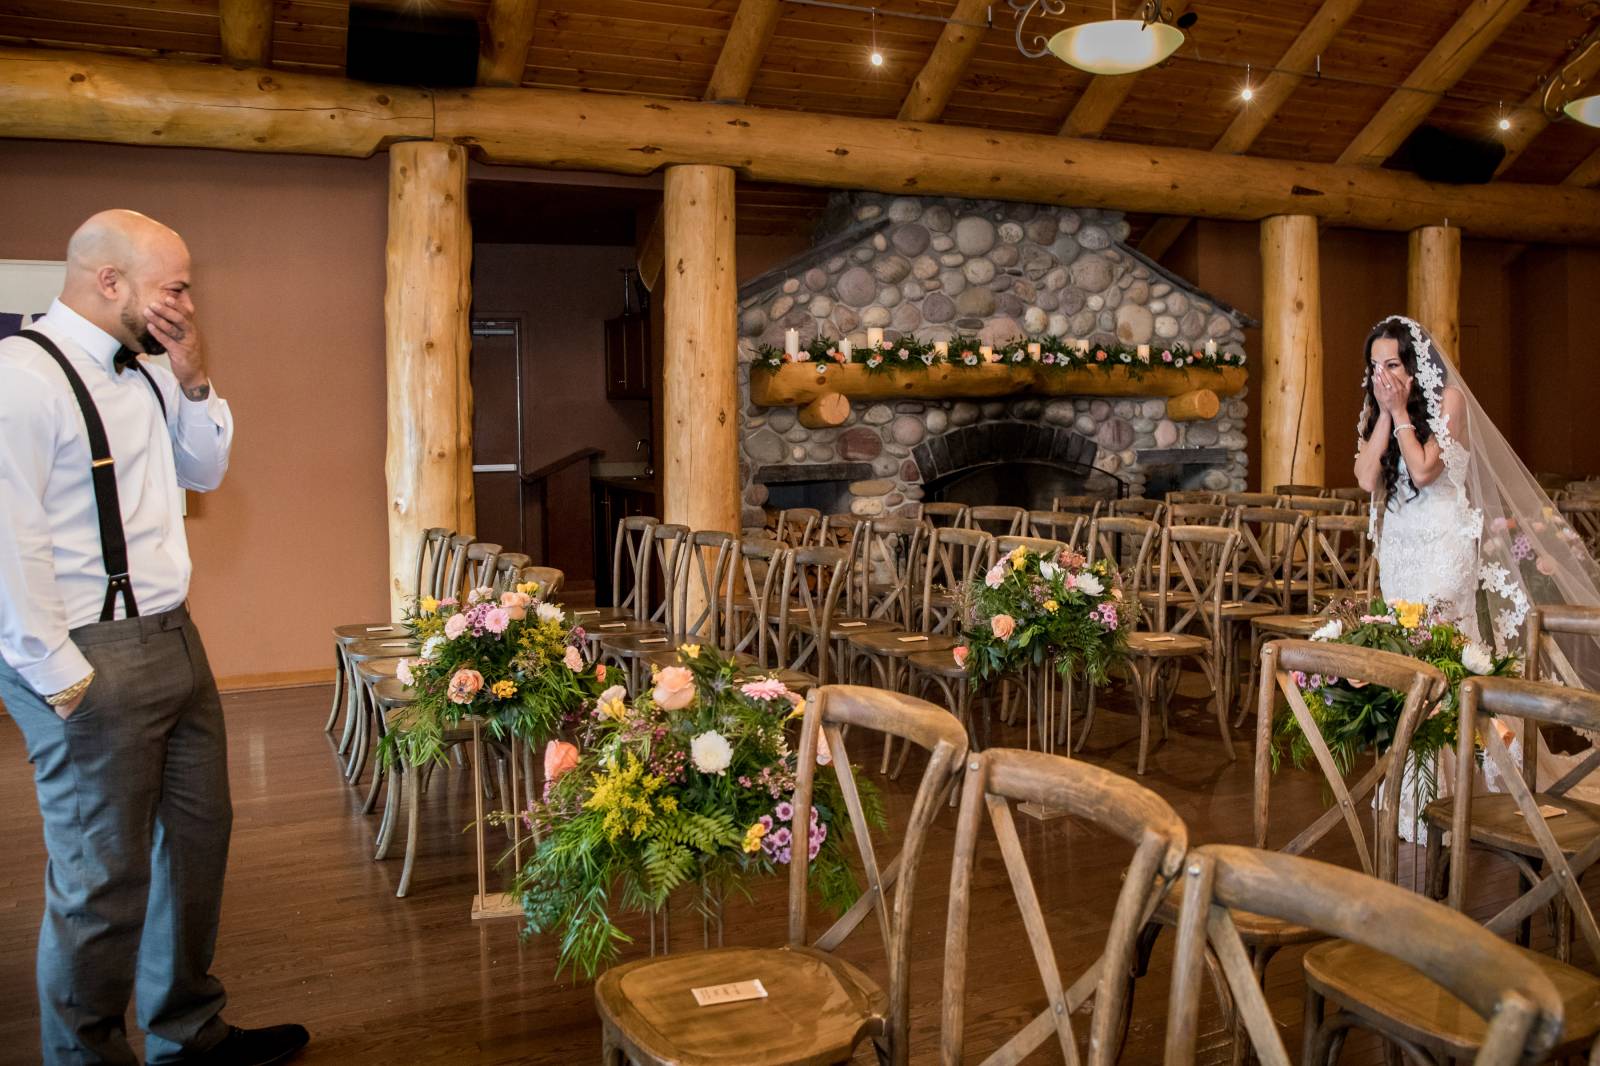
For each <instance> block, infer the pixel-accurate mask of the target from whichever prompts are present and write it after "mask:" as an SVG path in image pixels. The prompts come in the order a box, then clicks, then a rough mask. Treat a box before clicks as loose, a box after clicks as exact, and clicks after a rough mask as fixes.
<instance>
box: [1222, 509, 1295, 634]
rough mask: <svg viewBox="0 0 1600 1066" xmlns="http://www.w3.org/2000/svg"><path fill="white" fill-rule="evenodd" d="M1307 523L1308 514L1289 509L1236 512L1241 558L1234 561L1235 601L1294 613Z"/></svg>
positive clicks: (1234, 515) (1234, 513) (1238, 510)
mask: <svg viewBox="0 0 1600 1066" xmlns="http://www.w3.org/2000/svg"><path fill="white" fill-rule="evenodd" d="M1306 523H1307V517H1306V515H1305V513H1304V512H1302V511H1295V510H1292V509H1290V508H1287V507H1240V508H1238V509H1237V510H1235V511H1234V512H1233V528H1234V530H1235V532H1237V533H1238V534H1239V554H1238V557H1237V558H1236V559H1235V560H1234V568H1233V594H1232V597H1231V598H1232V599H1235V600H1238V601H1241V602H1243V603H1271V604H1272V605H1273V606H1275V607H1277V608H1278V609H1279V610H1280V611H1284V612H1286V613H1287V612H1288V611H1289V610H1290V608H1291V606H1292V600H1293V598H1294V560H1295V553H1296V552H1297V551H1299V550H1300V549H1302V548H1303V547H1304V540H1303V536H1302V534H1303V533H1304V532H1305V528H1306Z"/></svg>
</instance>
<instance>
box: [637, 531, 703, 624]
mask: <svg viewBox="0 0 1600 1066" xmlns="http://www.w3.org/2000/svg"><path fill="white" fill-rule="evenodd" d="M691 532H692V531H691V530H690V529H689V527H688V526H683V525H676V524H673V525H667V524H666V523H660V522H658V523H657V524H656V525H653V526H651V527H650V550H649V557H648V562H647V565H646V568H645V578H646V582H647V583H646V585H645V591H644V592H643V593H642V594H641V599H640V601H639V602H640V606H641V608H642V609H643V610H644V619H645V621H647V622H654V623H655V624H656V625H659V626H661V627H662V628H663V629H665V630H666V631H667V632H668V633H672V634H679V633H682V632H683V623H682V621H681V620H680V619H679V618H678V617H677V616H676V615H677V608H678V576H679V571H680V567H681V565H682V563H681V560H682V559H683V557H684V556H685V555H687V554H689V553H690V551H691V549H690V546H689V536H690V533H691ZM657 575H660V576H659V581H660V583H661V589H660V593H661V594H660V595H659V596H657V595H656V581H657V580H658V578H657Z"/></svg>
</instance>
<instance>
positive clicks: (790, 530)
mask: <svg viewBox="0 0 1600 1066" xmlns="http://www.w3.org/2000/svg"><path fill="white" fill-rule="evenodd" d="M821 526H822V512H821V511H819V510H817V509H816V508H815V507H786V508H784V509H783V510H781V511H779V512H778V528H777V537H778V540H779V541H781V542H782V543H783V544H785V545H787V546H788V547H791V548H802V547H804V546H806V545H807V544H813V543H816V542H815V541H813V540H812V538H813V537H815V536H816V535H817V531H818V530H819V529H820V528H821Z"/></svg>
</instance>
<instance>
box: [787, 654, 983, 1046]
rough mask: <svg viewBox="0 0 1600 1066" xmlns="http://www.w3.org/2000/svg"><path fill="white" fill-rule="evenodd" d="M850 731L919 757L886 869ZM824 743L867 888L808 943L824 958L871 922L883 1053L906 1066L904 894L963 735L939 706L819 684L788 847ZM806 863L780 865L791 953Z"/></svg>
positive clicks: (803, 741) (802, 922)
mask: <svg viewBox="0 0 1600 1066" xmlns="http://www.w3.org/2000/svg"><path fill="white" fill-rule="evenodd" d="M851 726H854V727H856V729H857V730H865V731H866V732H868V733H870V734H877V733H882V734H885V735H886V736H888V737H892V738H898V739H900V740H905V741H909V742H910V744H913V745H915V746H917V747H919V748H921V749H923V750H924V751H925V752H927V755H928V761H927V764H926V766H925V768H924V770H923V772H922V780H921V782H920V783H919V784H918V786H917V791H916V795H915V798H914V799H913V800H912V803H911V813H910V815H909V817H908V818H907V821H906V826H905V828H904V830H903V831H901V832H899V833H897V834H895V836H896V838H897V839H898V841H899V843H900V853H899V854H898V855H896V856H895V857H894V858H893V859H891V860H890V861H889V862H888V864H887V865H880V864H879V862H878V852H877V844H876V843H875V842H874V841H873V837H872V826H871V824H870V823H868V821H867V818H866V813H865V811H864V810H863V809H862V805H861V794H860V790H859V789H858V788H857V786H856V776H855V774H856V771H855V767H854V766H853V765H852V763H851V760H850V751H849V747H848V745H847V744H846V743H845V734H844V731H845V729H847V728H848V727H851ZM857 735H858V736H859V733H858V734H857ZM824 741H825V742H826V749H825V750H826V753H827V759H828V764H829V765H830V766H832V768H833V772H834V773H835V774H836V775H837V778H838V782H839V791H840V792H841V794H842V795H843V797H844V803H845V808H846V810H847V812H848V814H849V817H850V825H851V829H852V833H853V836H854V839H855V843H856V847H857V849H858V852H859V855H860V859H861V868H862V873H863V876H864V877H865V880H866V890H865V891H864V892H863V893H862V894H861V896H860V898H859V899H857V900H856V902H855V904H854V905H853V906H852V907H850V908H849V909H848V910H846V911H845V912H844V914H842V915H840V916H839V919H838V921H836V922H834V923H833V924H832V925H831V926H829V928H828V929H827V931H826V932H824V933H823V934H822V935H821V936H820V937H818V938H816V939H815V940H812V941H810V944H811V946H812V947H814V948H817V949H820V950H823V951H833V950H835V949H837V948H838V947H839V945H840V944H842V943H843V942H844V940H845V939H846V938H847V937H848V936H849V935H850V934H851V933H852V932H854V931H855V929H856V928H857V927H858V926H860V925H861V924H862V922H864V921H866V919H867V918H868V917H869V916H873V917H875V918H876V923H875V924H876V925H877V928H878V933H879V935H880V937H881V939H882V942H883V946H884V953H885V954H886V955H887V956H888V960H889V987H888V997H889V1024H888V1030H889V1031H888V1033H887V1034H885V1035H886V1036H887V1040H886V1041H885V1043H886V1044H887V1045H888V1047H889V1062H890V1063H892V1064H894V1066H906V1064H908V1063H909V1062H910V1049H909V1048H908V1047H907V1042H906V1033H907V1031H908V1029H909V1027H910V1015H911V996H910V987H911V984H910V972H911V914H912V903H913V890H914V889H915V887H916V883H917V873H918V871H919V869H920V867H921V864H922V856H923V852H924V844H925V842H926V840H927V834H928V827H929V826H930V825H931V824H932V822H933V820H934V818H935V817H937V816H938V814H939V810H940V808H941V807H942V806H943V805H944V799H945V796H946V795H947V794H948V792H949V789H950V788H951V786H952V785H953V783H954V781H955V775H956V774H958V773H960V772H961V769H962V766H963V764H964V761H965V759H966V756H967V733H966V730H965V729H964V728H963V727H962V725H961V723H960V722H959V721H958V720H957V719H956V717H955V716H954V715H952V714H951V713H950V712H949V711H947V710H945V709H944V708H943V707H936V706H934V705H933V704H931V703H926V702H924V701H922V700H918V699H913V698H912V697H910V696H905V695H902V694H900V693H897V692H886V691H884V690H882V689H876V688H867V687H865V686H861V685H825V686H823V687H821V688H818V689H816V690H815V691H814V692H813V693H812V694H811V697H810V698H809V699H807V700H806V704H805V715H804V717H803V718H802V720H801V726H800V743H799V756H798V758H797V760H796V771H795V787H794V821H793V822H792V832H793V836H794V839H795V840H796V841H800V840H805V839H808V837H809V833H810V817H811V800H812V795H813V791H814V789H815V785H816V773H817V766H818V752H819V749H822V744H823V742H824ZM808 862H809V856H808V855H807V852H806V849H805V848H804V847H796V848H795V849H794V852H793V858H792V860H791V861H790V864H789V942H790V943H791V944H795V945H800V944H805V943H806V942H807V937H808V933H807V925H806V919H807V911H806V907H807V903H808V902H809V899H810V893H809V892H808V891H807V885H806V872H807V868H808Z"/></svg>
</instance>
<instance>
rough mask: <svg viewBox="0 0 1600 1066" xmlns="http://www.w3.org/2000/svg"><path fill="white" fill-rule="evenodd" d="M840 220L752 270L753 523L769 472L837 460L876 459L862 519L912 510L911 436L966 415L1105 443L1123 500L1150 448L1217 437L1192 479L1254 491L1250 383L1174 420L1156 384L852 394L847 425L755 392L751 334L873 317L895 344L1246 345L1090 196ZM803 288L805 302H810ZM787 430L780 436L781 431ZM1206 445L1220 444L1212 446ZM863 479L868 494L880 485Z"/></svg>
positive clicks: (857, 333) (853, 502) (745, 343)
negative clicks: (1100, 393) (807, 244)
mask: <svg viewBox="0 0 1600 1066" xmlns="http://www.w3.org/2000/svg"><path fill="white" fill-rule="evenodd" d="M828 216H829V218H830V219H832V220H834V227H833V232H832V233H831V234H830V233H823V234H820V235H819V240H818V244H817V246H816V247H815V248H814V249H813V250H812V252H810V253H808V254H804V255H801V256H798V257H796V258H795V259H793V260H791V261H790V262H789V263H787V264H784V265H783V266H781V267H779V268H778V269H776V270H773V271H769V272H768V273H767V274H765V275H763V276H761V277H760V278H757V279H755V280H753V281H752V282H749V283H748V284H747V285H746V286H745V287H744V288H743V289H741V290H740V294H739V295H740V300H739V311H738V321H739V362H740V366H739V389H740V400H741V410H742V412H743V413H742V415H741V425H740V470H741V474H742V476H743V481H744V489H745V494H744V499H745V514H744V524H746V525H759V524H760V523H761V521H762V518H763V515H762V513H761V509H760V507H759V506H758V505H756V504H755V502H754V501H755V500H756V498H757V497H759V498H761V499H762V500H765V498H766V493H765V491H763V490H764V488H765V486H763V485H759V484H757V483H756V482H755V478H756V476H757V474H758V473H759V472H760V471H761V469H762V468H763V467H769V466H778V465H788V466H801V465H815V466H817V467H818V473H819V475H821V476H825V475H826V473H827V471H826V468H827V467H829V466H830V465H837V464H840V463H852V464H858V465H859V464H862V463H867V464H870V465H871V466H872V474H873V476H872V477H870V478H864V479H858V480H856V481H855V482H854V483H853V484H852V485H851V486H850V489H849V494H848V500H849V503H848V506H849V508H850V510H851V511H853V512H854V513H856V514H858V515H877V514H890V513H895V514H914V513H916V510H917V506H918V502H919V501H920V500H921V499H922V498H923V483H922V482H923V472H922V471H921V470H920V469H919V468H918V465H917V462H916V460H915V458H914V457H913V449H914V448H915V447H916V446H918V445H920V444H921V443H922V442H923V441H925V440H931V439H934V438H938V437H940V436H941V435H943V434H945V433H948V432H950V431H951V430H952V429H953V428H955V427H961V426H967V425H971V424H974V423H976V422H980V421H994V422H999V421H1005V422H1020V423H1031V424H1035V425H1039V426H1047V427H1060V428H1063V429H1070V430H1072V431H1073V432H1074V433H1076V434H1080V435H1082V436H1083V437H1085V438H1087V439H1089V440H1091V441H1093V442H1094V443H1095V445H1096V446H1097V450H1096V455H1095V460H1094V465H1095V467H1096V468H1097V469H1099V470H1101V471H1103V472H1105V473H1107V474H1112V475H1115V476H1116V477H1117V478H1119V479H1121V480H1122V481H1123V482H1124V483H1125V484H1126V486H1127V490H1128V492H1129V494H1130V495H1134V496H1139V495H1143V494H1144V490H1145V485H1146V482H1147V479H1148V471H1147V468H1146V465H1145V463H1144V462H1143V461H1142V460H1141V458H1140V453H1141V452H1144V451H1147V450H1153V449H1163V450H1165V449H1172V448H1184V447H1202V446H1203V447H1207V448H1210V449H1218V448H1220V449H1221V450H1222V451H1223V452H1225V453H1226V455H1225V456H1223V457H1222V458H1221V459H1220V460H1219V461H1216V462H1213V463H1211V464H1210V465H1208V466H1206V467H1204V468H1203V469H1202V468H1197V469H1195V470H1194V473H1193V476H1192V481H1193V483H1194V484H1195V486H1196V487H1205V488H1209V489H1213V490H1217V491H1243V490H1244V488H1245V478H1246V474H1247V467H1246V459H1245V439H1244V418H1245V400H1244V393H1243V392H1241V393H1239V394H1238V395H1236V396H1232V397H1227V398H1225V399H1224V400H1223V404H1222V410H1221V411H1220V412H1219V414H1218V417H1217V418H1214V419H1211V420H1210V421H1205V422H1174V421H1171V420H1169V419H1168V418H1167V417H1166V404H1165V401H1164V400H1163V399H1161V398H1156V397H1104V398H1100V397H1083V398H1055V397H1049V398H1043V397H1035V396H1026V395H1021V396H1015V397H1010V398H1007V399H1004V400H989V401H969V400H960V399H954V400H945V399H928V400H921V399H907V400H902V401H899V402H896V403H892V404H890V403H885V402H882V401H860V400H856V401H852V403H851V408H850V414H849V417H848V419H847V420H846V422H845V424H844V425H842V426H840V427H838V428H837V429H827V430H806V429H804V428H803V427H800V426H798V425H797V424H796V423H795V421H794V408H769V407H758V406H756V405H754V404H752V403H751V402H750V373H751V365H750V364H751V360H752V359H753V358H754V356H755V351H756V348H757V346H759V345H762V344H770V345H773V346H774V347H778V348H781V347H782V346H783V337H784V331H785V330H786V329H795V330H798V331H799V334H800V341H801V344H802V345H805V344H808V343H810V342H811V341H812V340H813V339H816V338H818V337H820V338H823V339H825V340H830V341H833V340H838V339H840V338H844V337H848V338H849V340H850V342H851V343H852V344H853V345H856V346H862V345H865V344H866V340H867V334H866V330H867V328H868V327H869V326H877V327H881V328H883V329H884V330H885V337H886V338H887V339H890V340H895V339H898V338H899V337H901V336H913V337H916V338H917V339H919V340H923V341H937V340H950V339H953V338H954V337H955V336H957V335H958V334H971V335H976V336H979V337H981V338H982V343H986V344H994V345H997V346H998V345H1003V344H1006V343H1008V342H1010V341H1011V340H1014V339H1018V338H1021V337H1023V336H1025V335H1029V334H1032V335H1044V334H1048V335H1052V336H1056V337H1073V338H1078V337H1086V338H1087V339H1088V340H1089V341H1090V343H1091V344H1097V345H1099V344H1115V343H1122V344H1129V345H1137V344H1150V345H1151V346H1152V347H1153V348H1154V349H1155V350H1157V351H1159V350H1160V348H1161V345H1162V344H1163V343H1177V344H1183V345H1185V346H1188V347H1191V348H1199V347H1201V346H1203V345H1204V344H1205V342H1206V341H1207V340H1210V339H1214V340H1216V342H1217V344H1218V346H1219V347H1220V348H1221V349H1223V350H1224V351H1229V350H1231V351H1240V352H1242V351H1243V350H1244V333H1243V326H1244V325H1246V323H1247V320H1246V319H1245V317H1244V316H1242V315H1240V314H1239V313H1238V312H1236V311H1234V310H1233V309H1232V308H1230V307H1227V306H1226V305H1223V304H1220V303H1219V302H1217V301H1216V300H1214V299H1213V298H1211V297H1209V296H1207V295H1206V294H1205V293H1203V292H1200V291H1199V290H1197V289H1195V288H1194V287H1193V286H1191V285H1189V284H1188V283H1187V282H1185V281H1184V280H1183V279H1182V278H1180V277H1177V276H1175V275H1173V274H1172V273H1171V272H1170V271H1167V270H1165V269H1163V268H1162V267H1159V266H1157V265H1156V264H1155V263H1153V262H1151V261H1150V260H1148V259H1146V258H1144V257H1143V256H1140V255H1139V254H1138V253H1137V252H1135V251H1134V250H1133V249H1132V248H1130V247H1129V246H1128V245H1126V244H1124V243H1123V241H1124V240H1125V238H1126V237H1127V235H1128V225H1127V223H1126V222H1125V221H1124V220H1123V217H1122V214H1121V213H1120V212H1115V211H1101V210H1096V209H1092V208H1078V209H1074V208H1065V207H1054V206H1050V205H1034V204H1014V203H1006V202H1002V201H993V200H962V199H952V198H942V197H907V196H901V197H894V196H886V195H882V194H878V193H849V194H844V193H840V194H837V195H836V196H835V199H834V202H833V203H832V204H831V205H830V209H829V212H828ZM797 294H804V295H806V296H807V297H808V300H807V303H808V304H809V306H806V305H805V304H802V303H800V301H799V300H798V299H797ZM779 426H781V427H783V430H782V432H781V434H780V432H779V431H778V427H779ZM1212 454H1217V453H1216V452H1213V453H1212ZM869 490H870V491H869Z"/></svg>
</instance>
